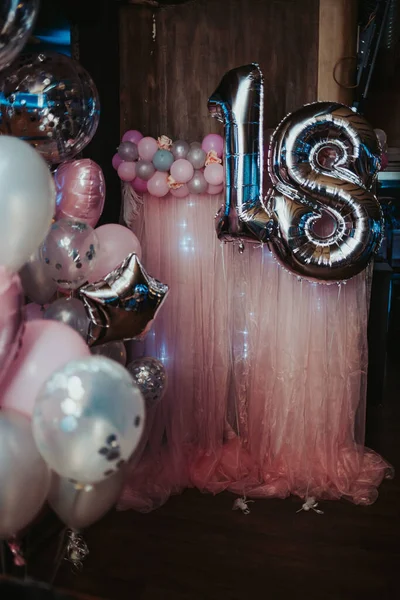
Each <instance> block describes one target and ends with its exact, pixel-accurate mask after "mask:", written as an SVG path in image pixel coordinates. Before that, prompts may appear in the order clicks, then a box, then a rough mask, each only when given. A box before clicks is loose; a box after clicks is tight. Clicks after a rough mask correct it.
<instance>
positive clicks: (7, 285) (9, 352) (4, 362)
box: [0, 266, 24, 381]
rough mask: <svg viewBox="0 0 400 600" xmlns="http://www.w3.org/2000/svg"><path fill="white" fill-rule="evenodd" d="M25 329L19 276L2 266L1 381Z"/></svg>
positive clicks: (0, 320)
mask: <svg viewBox="0 0 400 600" xmlns="http://www.w3.org/2000/svg"><path fill="white" fill-rule="evenodd" d="M23 329H24V297H23V292H22V287H21V282H20V280H19V277H18V275H12V274H11V273H9V272H8V271H7V269H6V268H5V267H1V266H0V381H1V380H2V379H3V378H4V377H5V376H6V374H7V373H8V371H9V370H10V368H11V366H12V361H13V360H14V358H15V356H16V355H17V352H18V347H19V342H20V339H21V336H22V333H23Z"/></svg>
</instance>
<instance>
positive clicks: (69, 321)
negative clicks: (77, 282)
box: [43, 298, 89, 340]
mask: <svg viewBox="0 0 400 600" xmlns="http://www.w3.org/2000/svg"><path fill="white" fill-rule="evenodd" d="M43 318H44V319H50V320H52V321H60V323H65V325H68V326H69V327H72V329H75V331H77V332H78V333H79V334H80V335H81V336H82V337H83V339H84V340H86V339H87V334H88V330H89V317H88V315H87V312H86V309H85V306H84V304H83V302H81V300H78V299H77V298H60V299H59V300H55V302H53V303H52V304H50V306H49V307H48V308H47V309H46V310H45V311H44V314H43Z"/></svg>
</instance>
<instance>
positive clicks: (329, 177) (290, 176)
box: [265, 102, 383, 283]
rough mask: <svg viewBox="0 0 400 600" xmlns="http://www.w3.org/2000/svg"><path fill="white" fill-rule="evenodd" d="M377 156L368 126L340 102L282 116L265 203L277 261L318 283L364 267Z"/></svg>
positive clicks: (371, 233)
mask: <svg viewBox="0 0 400 600" xmlns="http://www.w3.org/2000/svg"><path fill="white" fill-rule="evenodd" d="M380 156H381V149H380V144H379V141H378V139H377V137H376V134H375V132H374V130H373V129H372V127H371V126H370V125H369V124H368V123H367V121H366V120H365V119H364V118H363V117H362V116H361V115H359V114H357V113H356V112H354V111H353V110H352V109H350V108H348V107H347V106H344V105H342V104H337V103H333V102H316V103H314V104H310V105H306V106H304V107H303V108H301V109H299V110H298V111H296V112H294V113H293V114H291V115H288V116H287V117H285V119H283V121H282V122H281V123H280V124H279V126H278V128H277V129H276V131H275V133H274V134H273V136H272V140H271V145H270V150H269V156H268V169H269V172H270V177H271V179H272V183H273V185H274V191H273V192H272V194H270V195H269V197H268V198H267V199H266V201H265V208H266V210H267V211H268V213H269V215H270V216H271V218H272V223H273V226H272V228H271V231H270V240H269V245H270V248H271V250H272V252H273V253H274V255H275V257H276V259H277V260H278V262H280V264H282V265H283V266H284V267H285V268H286V269H288V270H289V271H291V272H292V273H294V274H296V275H299V276H301V277H303V278H305V279H307V280H309V281H317V282H321V283H322V282H325V283H331V282H338V281H342V280H346V279H349V278H351V277H354V276H355V275H357V274H358V273H360V271H362V270H363V269H365V267H366V266H367V265H368V263H369V262H370V260H371V258H372V257H373V255H374V253H376V252H377V250H378V248H379V245H380V243H381V239H382V234H383V214H382V210H381V207H380V204H379V202H378V200H377V198H376V196H375V194H374V193H373V191H372V186H373V184H374V182H375V179H376V177H377V174H378V171H379V168H380ZM321 222H322V223H321ZM328 224H330V226H329V225H328Z"/></svg>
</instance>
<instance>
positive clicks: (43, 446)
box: [32, 356, 145, 484]
mask: <svg viewBox="0 0 400 600" xmlns="http://www.w3.org/2000/svg"><path fill="white" fill-rule="evenodd" d="M144 419H145V406H144V401H143V397H142V394H141V392H140V390H139V388H138V386H137V385H136V383H135V382H134V380H133V379H132V377H131V375H130V374H129V373H128V371H127V370H126V369H125V368H124V367H122V366H121V365H119V364H118V363H117V362H115V361H114V360H110V359H109V358H105V357H103V356H90V357H86V358H82V359H80V360H74V361H71V362H69V363H67V364H66V365H65V366H64V367H62V368H61V369H59V370H57V371H56V372H55V373H53V374H52V375H51V376H50V378H49V379H48V380H47V382H46V383H45V384H44V386H43V387H42V390H41V391H40V392H39V395H38V397H37V400H36V405H35V409H34V413H33V418H32V427H33V435H34V437H35V441H36V444H37V447H38V449H39V452H40V453H41V455H42V456H43V458H44V459H45V460H46V462H47V463H48V464H49V466H50V467H51V468H52V469H53V471H55V472H56V473H57V474H58V475H60V476H62V477H66V478H68V479H70V480H73V481H74V482H77V483H79V484H91V483H97V482H98V481H102V480H103V479H106V478H107V477H110V475H112V474H114V473H115V472H116V471H117V470H118V469H120V468H121V467H122V466H123V465H124V464H125V463H126V461H127V460H129V458H130V457H131V455H132V453H133V451H134V450H135V448H136V447H137V445H138V444H139V442H140V439H141V436H142V433H143V428H144Z"/></svg>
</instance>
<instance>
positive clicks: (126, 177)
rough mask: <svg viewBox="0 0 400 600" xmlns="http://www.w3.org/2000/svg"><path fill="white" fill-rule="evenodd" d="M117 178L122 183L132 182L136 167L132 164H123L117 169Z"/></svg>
mask: <svg viewBox="0 0 400 600" xmlns="http://www.w3.org/2000/svg"><path fill="white" fill-rule="evenodd" d="M118 177H119V178H120V179H122V181H133V180H134V179H135V177H136V165H135V163H134V162H123V163H122V164H120V165H119V167H118Z"/></svg>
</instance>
